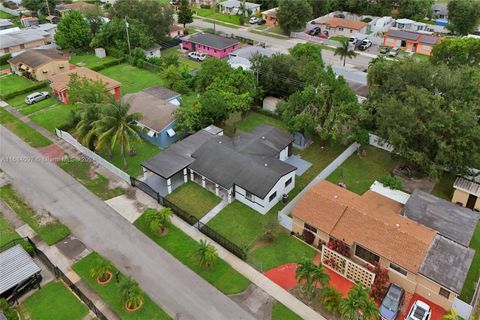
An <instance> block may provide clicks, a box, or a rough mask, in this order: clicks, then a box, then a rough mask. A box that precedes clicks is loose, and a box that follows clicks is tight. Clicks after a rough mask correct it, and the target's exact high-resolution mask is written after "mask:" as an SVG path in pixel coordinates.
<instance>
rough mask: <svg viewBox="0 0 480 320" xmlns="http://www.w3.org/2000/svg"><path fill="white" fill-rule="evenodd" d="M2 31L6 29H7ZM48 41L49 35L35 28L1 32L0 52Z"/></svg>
mask: <svg viewBox="0 0 480 320" xmlns="http://www.w3.org/2000/svg"><path fill="white" fill-rule="evenodd" d="M4 31H8V29H7V30H4ZM49 43H50V35H49V34H48V33H47V32H44V31H42V30H37V29H21V30H18V31H13V32H8V33H4V34H2V36H1V37H0V54H6V53H15V52H19V51H22V50H25V49H31V48H37V47H40V46H43V45H46V44H49Z"/></svg>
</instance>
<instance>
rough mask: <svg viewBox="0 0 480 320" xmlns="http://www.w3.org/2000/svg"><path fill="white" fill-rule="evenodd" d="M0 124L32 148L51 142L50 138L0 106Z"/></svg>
mask: <svg viewBox="0 0 480 320" xmlns="http://www.w3.org/2000/svg"><path fill="white" fill-rule="evenodd" d="M0 124H2V125H4V126H5V127H6V128H8V129H9V130H10V131H12V132H13V133H15V134H16V135H17V136H19V137H20V138H21V139H23V140H25V142H27V143H28V144H29V145H31V146H32V147H34V148H40V147H44V146H48V145H49V144H52V142H51V141H50V140H48V139H47V138H45V137H44V136H42V135H41V134H40V133H38V132H37V131H35V129H33V128H32V127H30V126H29V125H28V124H26V123H25V122H23V121H21V120H20V119H18V118H17V117H15V116H14V115H12V114H11V113H9V112H8V111H7V110H5V109H3V108H0Z"/></svg>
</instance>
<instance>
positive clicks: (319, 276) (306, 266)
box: [295, 257, 330, 299]
mask: <svg viewBox="0 0 480 320" xmlns="http://www.w3.org/2000/svg"><path fill="white" fill-rule="evenodd" d="M295 278H296V279H297V281H298V283H299V284H300V285H301V286H302V287H303V290H304V292H305V296H306V297H307V299H311V298H312V297H313V294H314V293H315V290H316V289H317V285H319V284H320V285H321V286H322V288H323V287H326V286H328V281H329V280H330V276H329V275H328V274H326V273H325V271H324V269H323V267H322V266H321V265H316V264H315V263H314V262H313V260H312V259H308V258H307V257H302V258H301V259H300V262H299V263H298V264H297V270H296V271H295Z"/></svg>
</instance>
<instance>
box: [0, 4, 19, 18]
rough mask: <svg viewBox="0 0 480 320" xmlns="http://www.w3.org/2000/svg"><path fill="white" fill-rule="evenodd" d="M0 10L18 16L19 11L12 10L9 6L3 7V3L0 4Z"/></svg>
mask: <svg viewBox="0 0 480 320" xmlns="http://www.w3.org/2000/svg"><path fill="white" fill-rule="evenodd" d="M0 11H3V12H6V13H8V14H11V15H12V16H15V17H18V16H19V15H20V13H19V12H18V11H16V10H12V9H10V8H5V7H4V6H3V5H1V4H0Z"/></svg>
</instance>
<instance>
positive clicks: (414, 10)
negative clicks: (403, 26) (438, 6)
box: [398, 0, 433, 21]
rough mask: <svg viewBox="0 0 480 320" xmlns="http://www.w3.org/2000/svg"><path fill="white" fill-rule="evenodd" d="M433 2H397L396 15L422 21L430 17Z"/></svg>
mask: <svg viewBox="0 0 480 320" xmlns="http://www.w3.org/2000/svg"><path fill="white" fill-rule="evenodd" d="M432 4H433V0H414V1H412V0H399V1H398V11H399V12H398V15H399V17H402V18H408V19H413V20H417V21H422V20H423V19H425V17H429V16H431V15H432Z"/></svg>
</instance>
